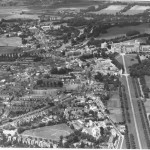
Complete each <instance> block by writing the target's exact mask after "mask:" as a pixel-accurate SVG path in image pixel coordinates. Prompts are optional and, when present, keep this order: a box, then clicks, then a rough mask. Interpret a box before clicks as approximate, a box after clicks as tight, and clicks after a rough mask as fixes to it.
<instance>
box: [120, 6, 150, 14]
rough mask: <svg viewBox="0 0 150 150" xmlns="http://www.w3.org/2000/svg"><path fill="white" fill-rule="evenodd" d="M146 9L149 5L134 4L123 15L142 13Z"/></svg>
mask: <svg viewBox="0 0 150 150" xmlns="http://www.w3.org/2000/svg"><path fill="white" fill-rule="evenodd" d="M147 9H150V6H139V5H135V6H133V7H132V8H131V9H129V10H128V11H126V12H125V13H123V14H124V15H135V14H139V13H143V12H144V11H145V10H147Z"/></svg>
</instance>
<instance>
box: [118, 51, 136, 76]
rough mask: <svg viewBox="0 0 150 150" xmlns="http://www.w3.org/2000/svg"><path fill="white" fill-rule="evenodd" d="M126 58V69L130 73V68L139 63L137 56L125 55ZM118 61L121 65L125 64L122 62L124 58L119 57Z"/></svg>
mask: <svg viewBox="0 0 150 150" xmlns="http://www.w3.org/2000/svg"><path fill="white" fill-rule="evenodd" d="M124 58H125V63H126V69H127V72H128V73H129V66H132V65H133V64H136V63H138V60H137V59H136V54H129V55H125V56H124ZM116 59H117V60H118V61H119V62H120V63H121V64H123V62H122V56H117V57H116ZM132 59H133V60H132Z"/></svg>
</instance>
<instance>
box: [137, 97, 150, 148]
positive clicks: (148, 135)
mask: <svg viewBox="0 0 150 150" xmlns="http://www.w3.org/2000/svg"><path fill="white" fill-rule="evenodd" d="M138 108H139V112H140V117H141V122H142V126H143V130H144V135H145V140H146V143H147V146H148V148H150V128H149V123H148V118H147V113H146V110H145V106H144V103H143V102H142V101H139V100H138Z"/></svg>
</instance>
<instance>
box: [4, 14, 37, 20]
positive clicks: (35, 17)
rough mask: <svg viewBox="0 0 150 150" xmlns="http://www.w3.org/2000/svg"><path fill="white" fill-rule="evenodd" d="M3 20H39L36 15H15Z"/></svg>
mask: <svg viewBox="0 0 150 150" xmlns="http://www.w3.org/2000/svg"><path fill="white" fill-rule="evenodd" d="M4 19H6V20H8V19H33V20H37V19H39V17H38V15H27V14H22V15H20V14H15V15H10V16H7V17H5V18H4Z"/></svg>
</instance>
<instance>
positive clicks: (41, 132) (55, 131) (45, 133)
mask: <svg viewBox="0 0 150 150" xmlns="http://www.w3.org/2000/svg"><path fill="white" fill-rule="evenodd" d="M70 133H72V130H71V129H70V128H69V127H68V126H67V125H66V124H59V125H54V126H46V127H41V128H37V129H33V130H26V131H25V132H23V133H22V134H23V135H24V136H31V137H38V138H46V139H51V140H55V141H58V140H59V137H60V136H61V135H62V136H64V137H65V136H67V135H69V134H70Z"/></svg>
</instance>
